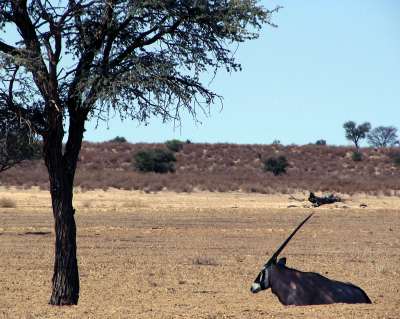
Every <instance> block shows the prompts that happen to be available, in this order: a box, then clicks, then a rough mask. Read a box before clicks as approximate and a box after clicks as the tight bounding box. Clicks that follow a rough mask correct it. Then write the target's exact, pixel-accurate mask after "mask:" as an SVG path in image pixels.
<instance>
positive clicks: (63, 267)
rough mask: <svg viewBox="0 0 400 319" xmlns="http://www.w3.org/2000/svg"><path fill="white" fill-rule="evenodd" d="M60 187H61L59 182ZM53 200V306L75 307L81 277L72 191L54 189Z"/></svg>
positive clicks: (52, 192) (51, 301) (52, 191)
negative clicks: (77, 256)
mask: <svg viewBox="0 0 400 319" xmlns="http://www.w3.org/2000/svg"><path fill="white" fill-rule="evenodd" d="M55 182H57V183H62V181H60V180H56V181H55ZM51 198H52V204H53V214H54V222H55V235H56V243H55V260H54V274H53V280H52V283H53V289H52V294H51V298H50V302H49V303H50V304H52V305H60V306H61V305H76V304H78V299H79V274H78V263H77V258H76V225H75V219H74V213H75V210H74V209H73V207H72V187H70V188H69V189H65V188H64V189H63V190H62V191H61V192H58V191H56V190H55V189H53V188H52V190H51Z"/></svg>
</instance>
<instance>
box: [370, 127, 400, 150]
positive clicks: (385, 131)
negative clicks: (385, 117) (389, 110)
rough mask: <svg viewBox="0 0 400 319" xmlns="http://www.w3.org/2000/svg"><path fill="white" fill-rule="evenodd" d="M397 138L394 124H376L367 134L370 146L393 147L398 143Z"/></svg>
mask: <svg viewBox="0 0 400 319" xmlns="http://www.w3.org/2000/svg"><path fill="white" fill-rule="evenodd" d="M397 138H398V137H397V128H395V127H394V126H378V127H375V128H374V129H373V130H372V131H371V132H370V133H369V134H368V135H367V140H368V144H369V145H371V146H372V147H393V146H395V145H396V144H398V143H399V141H398V140H397Z"/></svg>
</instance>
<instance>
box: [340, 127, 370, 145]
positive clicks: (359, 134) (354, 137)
mask: <svg viewBox="0 0 400 319" xmlns="http://www.w3.org/2000/svg"><path fill="white" fill-rule="evenodd" d="M343 128H344V130H345V136H346V138H347V139H348V140H349V141H352V142H353V143H354V145H355V147H356V148H357V150H358V149H359V148H360V145H359V142H360V140H361V139H364V138H365V137H366V135H367V133H368V132H369V131H370V129H371V124H370V123H368V122H365V123H363V124H360V125H357V124H356V123H355V122H353V121H348V122H346V123H344V124H343Z"/></svg>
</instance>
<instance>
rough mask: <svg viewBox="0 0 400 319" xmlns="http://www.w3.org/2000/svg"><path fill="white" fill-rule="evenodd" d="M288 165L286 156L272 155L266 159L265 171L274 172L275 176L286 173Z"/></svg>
mask: <svg viewBox="0 0 400 319" xmlns="http://www.w3.org/2000/svg"><path fill="white" fill-rule="evenodd" d="M288 166H289V163H288V161H287V159H286V157H285V156H279V157H270V158H267V159H266V160H265V161H264V171H266V172H272V173H273V174H274V175H275V176H277V175H280V174H284V173H286V168H287V167H288Z"/></svg>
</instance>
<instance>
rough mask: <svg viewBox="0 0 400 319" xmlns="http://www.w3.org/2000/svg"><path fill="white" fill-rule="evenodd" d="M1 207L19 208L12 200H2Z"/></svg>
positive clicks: (0, 199) (0, 200)
mask: <svg viewBox="0 0 400 319" xmlns="http://www.w3.org/2000/svg"><path fill="white" fill-rule="evenodd" d="M0 207H3V208H15V207H17V204H16V203H15V201H14V200H12V199H10V198H0Z"/></svg>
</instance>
